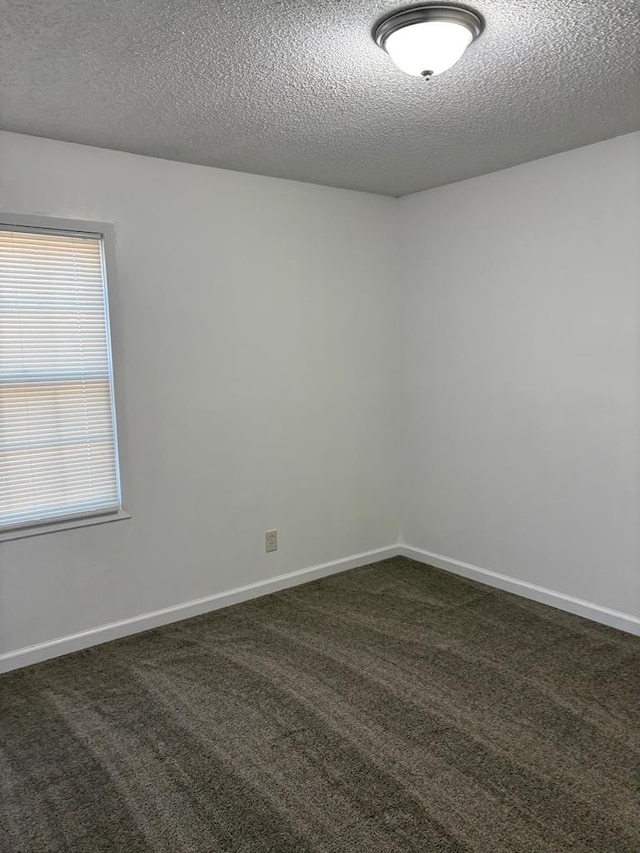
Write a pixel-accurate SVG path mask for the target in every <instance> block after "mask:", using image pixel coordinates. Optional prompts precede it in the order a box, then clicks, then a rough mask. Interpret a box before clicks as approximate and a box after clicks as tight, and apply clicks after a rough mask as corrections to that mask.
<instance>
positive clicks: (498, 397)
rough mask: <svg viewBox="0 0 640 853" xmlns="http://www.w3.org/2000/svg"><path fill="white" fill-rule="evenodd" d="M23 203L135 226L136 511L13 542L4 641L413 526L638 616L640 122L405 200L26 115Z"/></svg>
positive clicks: (131, 456)
mask: <svg viewBox="0 0 640 853" xmlns="http://www.w3.org/2000/svg"><path fill="white" fill-rule="evenodd" d="M0 209H4V210H13V211H15V212H18V213H25V212H30V213H43V214H49V215H52V216H69V217H76V218H83V219H97V220H107V221H112V222H114V223H115V227H116V238H117V247H116V255H117V262H118V286H117V291H116V293H115V294H112V320H113V327H114V334H115V341H114V343H115V347H114V357H115V362H116V364H115V366H116V372H117V377H116V378H117V380H118V389H117V390H118V396H119V403H120V405H119V425H120V434H121V445H122V446H121V452H122V458H123V469H124V470H123V473H124V477H125V486H126V508H127V509H129V510H130V511H131V512H132V514H133V518H132V519H131V520H130V521H123V522H118V523H116V524H105V525H102V526H96V527H88V528H83V529H76V530H72V531H68V532H63V533H56V534H52V535H47V536H41V537H37V538H31V539H22V540H16V541H11V542H5V543H0V654H1V653H2V652H5V653H6V652H11V651H12V650H15V649H19V648H21V647H25V646H28V645H31V644H35V643H40V642H46V641H48V640H53V639H55V638H56V637H60V636H66V635H69V634H72V633H74V632H77V631H83V630H85V629H90V628H93V627H97V626H100V625H104V624H106V623H109V622H113V621H116V620H120V619H126V618H128V617H133V616H136V615H138V614H140V613H145V612H148V611H153V610H156V609H159V608H163V607H167V606H171V605H174V604H179V603H181V602H184V601H187V600H190V599H194V598H198V597H201V596H208V595H212V594H215V593H219V592H224V591H226V590H229V589H233V588H235V587H239V586H242V585H244V584H251V583H255V582H258V581H262V580H266V579H268V578H270V577H273V576H275V575H278V574H281V573H284V572H289V571H296V570H299V569H303V568H305V567H308V566H313V565H316V564H318V563H323V562H326V561H331V560H335V559H340V558H342V557H347V556H350V555H352V554H357V553H360V552H364V551H369V550H373V549H377V548H383V547H385V546H389V545H393V544H394V543H395V542H396V541H397V539H398V521H400V523H401V528H402V531H403V534H402V539H403V541H404V542H406V543H408V544H409V545H411V546H413V547H414V548H419V549H423V550H425V551H429V552H435V553H439V554H442V555H445V556H446V557H449V558H453V559H456V560H461V561H466V562H469V563H473V564H475V565H477V566H480V567H483V568H485V569H489V570H493V571H496V572H501V573H503V574H505V575H508V576H510V577H512V578H515V579H516V580H517V579H520V580H522V581H526V582H529V583H534V584H539V585H541V586H544V587H548V588H550V589H552V590H557V591H559V592H561V593H566V594H568V595H571V596H575V597H578V598H583V599H586V600H587V601H591V602H594V603H595V604H598V605H600V606H603V607H610V608H613V609H616V610H620V611H623V612H625V613H629V614H635V615H640V553H639V543H638V523H639V518H640V494H639V492H640V489H639V484H640V478H639V473H640V471H639V466H638V462H639V452H638V451H639V444H638V443H639V441H640V409H639V402H640V398H639V388H640V376H639V375H638V374H639V367H640V361H639V355H640V353H639V342H640V334H639V333H640V329H639V323H640V314H639V311H638V309H639V308H640V306H639V304H638V301H639V300H638V287H639V284H640V248H639V247H640V239H639V235H640V134H632V135H630V136H626V137H621V138H619V139H615V140H612V141H609V142H604V143H600V144H598V145H593V146H589V147H587V148H582V149H579V150H576V151H573V152H569V153H566V154H561V155H558V156H556V157H551V158H548V159H545V160H540V161H537V162H535V163H530V164H526V165H524V166H518V167H516V168H514V169H509V170H506V171H504V172H499V173H495V174H492V175H488V176H485V177H482V178H477V179H473V180H470V181H465V182H462V183H459V184H454V185H451V186H448V187H443V188H440V189H436V190H431V191H428V192H426V193H420V194H417V195H415V196H410V197H407V198H404V199H401V200H399V201H396V200H393V199H388V198H381V197H376V196H373V195H366V194H359V193H354V192H346V191H340V190H333V189H326V188H322V187H315V186H309V185H304V184H297V183H294V182H288V181H280V180H274V179H270V178H263V177H256V176H251V175H242V174H238V173H233V172H226V171H219V170H214V169H206V168H202V167H197V166H188V165H182V164H178V163H170V162H165V161H161V160H154V159H150V158H145V157H137V156H132V155H127V154H121V153H116V152H109V151H103V150H100V149H95V148H88V147H84V146H76V145H69V144H66V143H59V142H52V141H49V140H42V139H35V138H32V137H26V136H16V135H12V134H0ZM393 247H396V248H398V252H397V253H396V252H395V251H394V248H393ZM400 252H402V253H403V257H404V266H403V265H402V264H401V263H400V257H401V254H400ZM403 269H404V275H403ZM398 475H399V479H400V489H399V491H396V483H397V480H398ZM271 527H277V528H278V529H279V531H280V551H279V552H277V553H276V554H270V555H265V554H264V544H263V533H264V531H265V530H266V529H268V528H271Z"/></svg>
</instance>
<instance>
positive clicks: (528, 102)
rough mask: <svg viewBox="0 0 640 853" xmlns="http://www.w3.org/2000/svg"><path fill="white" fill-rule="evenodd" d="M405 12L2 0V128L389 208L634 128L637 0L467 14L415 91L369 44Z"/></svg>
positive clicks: (535, 4)
mask: <svg viewBox="0 0 640 853" xmlns="http://www.w3.org/2000/svg"><path fill="white" fill-rule="evenodd" d="M402 5H403V4H402V3H396V2H387V0H348V2H347V0H135V2H132V0H0V32H2V36H1V38H2V49H1V51H0V127H2V129H4V130H10V131H17V132H19V133H29V134H34V135H36V136H47V137H52V138H54V139H63V140H67V141H71V142H81V143H85V144H89V145H98V146H101V147H104V148H115V149H120V150H124V151H131V152H134V153H139V154H148V155H152V156H155V157H165V158H168V159H173V160H183V161H186V162H191V163H201V164H205V165H210V166H218V167H221V168H226V169H237V170H240V171H245V172H256V173H260V174H267V175H274V176H278V177H284V178H293V179H296V180H301V181H311V182H314V183H319V184H328V185H331V186H337V187H347V188H353V189H360V190H369V191H372V192H379V193H386V194H389V195H394V196H398V195H404V194H405V193H410V192H415V191H417V190H422V189H427V188H429V187H434V186H438V185H440V184H445V183H449V182H451V181H456V180H461V179H463V178H468V177H471V176H473V175H479V174H482V173H485V172H491V171H494V170H497V169H502V168H505V167H507V166H511V165H515V164H517V163H522V162H525V161H527V160H533V159H535V158H537V157H544V156H546V155H549V154H554V153H557V152H559V151H563V150H567V149H570V148H575V147H578V146H580V145H585V144H588V143H591V142H596V141H599V140H601V139H605V138H608V137H612V136H617V135H619V134H623V133H627V132H630V131H633V130H636V129H639V128H640V58H639V56H638V48H637V45H638V44H640V12H639V6H638V0H477V2H475V3H473V6H474V8H476V9H477V10H478V11H479V12H481V13H482V15H484V17H485V19H486V30H485V32H484V33H483V35H482V36H481V37H480V39H479V40H478V41H477V42H475V43H474V44H473V45H472V46H471V47H470V48H469V50H468V51H467V53H466V54H465V56H464V57H463V58H462V60H461V61H460V62H459V63H458V64H457V65H456V66H454V68H453V69H451V70H450V71H448V72H447V73H445V74H443V75H442V76H440V77H437V78H434V79H433V80H432V81H430V82H428V83H427V82H425V81H424V80H420V79H417V78H412V77H408V76H406V75H404V74H402V73H401V72H400V71H398V70H397V69H396V68H395V67H394V66H393V65H392V63H391V61H390V59H389V58H388V57H387V56H386V55H385V54H384V53H383V52H382V51H381V50H380V49H379V48H378V47H377V46H376V45H375V44H374V42H373V41H372V39H371V29H372V27H373V25H374V23H375V22H376V21H377V20H378V19H379V18H380V17H381V16H382V15H384V14H387V13H388V12H390V11H392V10H394V9H396V8H398V7H399V6H402ZM405 5H406V4H405ZM0 157H1V152H0Z"/></svg>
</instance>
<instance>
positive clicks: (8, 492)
mask: <svg viewBox="0 0 640 853" xmlns="http://www.w3.org/2000/svg"><path fill="white" fill-rule="evenodd" d="M119 507H120V487H119V478H118V464H117V449H116V436H115V419H114V409H113V395H112V377H111V359H110V346H109V330H108V315H107V303H106V287H105V269H104V257H103V246H102V237H101V235H94V234H76V233H73V232H64V233H61V232H48V231H43V230H33V229H31V230H27V229H19V228H17V227H14V228H10V227H9V226H1V225H0V530H2V529H11V528H14V527H22V526H27V525H29V524H34V523H37V522H45V521H53V520H63V519H69V518H76V517H84V516H87V515H92V514H95V513H105V512H111V511H117V510H118V509H119Z"/></svg>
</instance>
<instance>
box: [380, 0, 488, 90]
mask: <svg viewBox="0 0 640 853" xmlns="http://www.w3.org/2000/svg"><path fill="white" fill-rule="evenodd" d="M483 27H484V21H483V20H482V18H481V17H480V15H478V13H477V12H472V11H471V9H465V8H463V7H462V6H414V7H413V8H410V9H404V10H402V11H401V12H395V13H394V14H393V15H389V17H387V18H384V19H383V20H382V21H380V23H379V24H378V25H377V26H376V28H375V30H374V33H373V37H374V39H375V41H376V44H378V45H380V47H381V48H382V49H383V50H386V52H387V53H388V54H389V56H390V57H391V59H392V60H393V61H394V62H395V64H396V65H397V66H398V68H399V69H400V70H401V71H404V72H406V73H407V74H413V75H414V76H416V77H424V78H425V79H426V80H430V79H431V78H432V77H433V76H435V75H436V74H441V73H442V72H443V71H446V70H447V68H451V66H452V65H454V64H455V63H456V62H457V61H458V60H459V59H460V57H461V56H462V54H463V53H464V52H465V50H466V49H467V48H468V47H469V45H470V44H471V42H472V41H474V39H477V38H478V36H479V35H480V33H481V32H482V29H483Z"/></svg>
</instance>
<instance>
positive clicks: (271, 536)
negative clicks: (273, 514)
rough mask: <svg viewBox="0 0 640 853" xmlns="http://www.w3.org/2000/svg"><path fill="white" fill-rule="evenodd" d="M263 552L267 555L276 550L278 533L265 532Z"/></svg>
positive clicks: (275, 531)
mask: <svg viewBox="0 0 640 853" xmlns="http://www.w3.org/2000/svg"><path fill="white" fill-rule="evenodd" d="M264 550H265V551H266V552H267V554H269V553H270V552H271V551H277V550H278V531H277V530H267V532H266V533H265V534H264Z"/></svg>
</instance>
